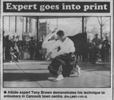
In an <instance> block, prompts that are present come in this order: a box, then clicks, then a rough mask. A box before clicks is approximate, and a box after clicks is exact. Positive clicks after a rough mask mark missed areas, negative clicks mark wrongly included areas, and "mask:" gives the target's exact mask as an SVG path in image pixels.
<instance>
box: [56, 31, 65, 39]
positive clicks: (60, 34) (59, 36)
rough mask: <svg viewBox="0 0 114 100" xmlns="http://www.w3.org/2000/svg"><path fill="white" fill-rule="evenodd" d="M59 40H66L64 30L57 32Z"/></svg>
mask: <svg viewBox="0 0 114 100" xmlns="http://www.w3.org/2000/svg"><path fill="white" fill-rule="evenodd" d="M57 38H58V39H59V40H61V41H62V40H63V39H64V38H65V34H64V32H63V31H62V30H59V31H58V32H57Z"/></svg>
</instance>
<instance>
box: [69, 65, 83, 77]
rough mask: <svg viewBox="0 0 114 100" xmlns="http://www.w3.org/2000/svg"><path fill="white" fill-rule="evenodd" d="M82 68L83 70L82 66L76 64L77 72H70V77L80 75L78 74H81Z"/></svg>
mask: <svg viewBox="0 0 114 100" xmlns="http://www.w3.org/2000/svg"><path fill="white" fill-rule="evenodd" d="M80 70H81V68H80V67H79V66H78V65H77V66H76V72H75V73H72V74H70V77H78V76H80V75H81V71H80Z"/></svg>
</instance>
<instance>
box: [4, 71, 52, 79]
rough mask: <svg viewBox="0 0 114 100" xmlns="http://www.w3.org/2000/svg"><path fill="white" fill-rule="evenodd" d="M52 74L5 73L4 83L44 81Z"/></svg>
mask: <svg viewBox="0 0 114 100" xmlns="http://www.w3.org/2000/svg"><path fill="white" fill-rule="evenodd" d="M50 76H51V74H50V73H26V74H25V73H4V74H3V81H44V80H47V79H48V77H50Z"/></svg>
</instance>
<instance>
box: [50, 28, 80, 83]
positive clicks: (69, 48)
mask: <svg viewBox="0 0 114 100" xmlns="http://www.w3.org/2000/svg"><path fill="white" fill-rule="evenodd" d="M57 38H58V41H60V43H58V48H60V49H59V50H58V51H57V52H56V53H52V55H51V56H52V57H53V58H54V59H53V60H52V63H51V64H50V65H49V66H48V70H49V72H50V73H51V74H53V75H54V76H55V79H54V80H53V81H60V80H62V79H63V78H64V77H66V76H70V75H71V74H74V73H76V72H77V73H78V75H79V74H80V68H79V67H78V66H77V61H76V57H75V55H74V52H75V47H74V43H73V41H72V40H71V39H69V38H68V37H65V34H64V32H63V31H62V30H60V31H58V32H57Z"/></svg>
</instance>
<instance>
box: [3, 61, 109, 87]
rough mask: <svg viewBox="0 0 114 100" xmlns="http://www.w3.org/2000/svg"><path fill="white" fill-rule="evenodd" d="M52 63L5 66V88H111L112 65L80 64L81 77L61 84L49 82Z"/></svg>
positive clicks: (42, 62) (64, 80)
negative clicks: (50, 64)
mask: <svg viewBox="0 0 114 100" xmlns="http://www.w3.org/2000/svg"><path fill="white" fill-rule="evenodd" d="M49 63H50V62H46V61H41V62H38V61H23V62H19V63H5V64H4V71H3V72H4V74H3V76H4V77H3V78H4V84H3V85H4V87H37V88H39V87H76V88H83V87H84V88H93V87H106V88H107V87H110V86H111V85H110V84H111V83H110V79H111V77H110V76H111V73H110V65H109V64H91V63H87V62H79V66H80V67H81V69H82V70H81V75H80V76H79V77H66V78H64V79H63V80H62V81H60V82H52V81H49V80H48V77H50V76H51V74H49V72H48V70H47V66H48V65H49Z"/></svg>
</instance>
